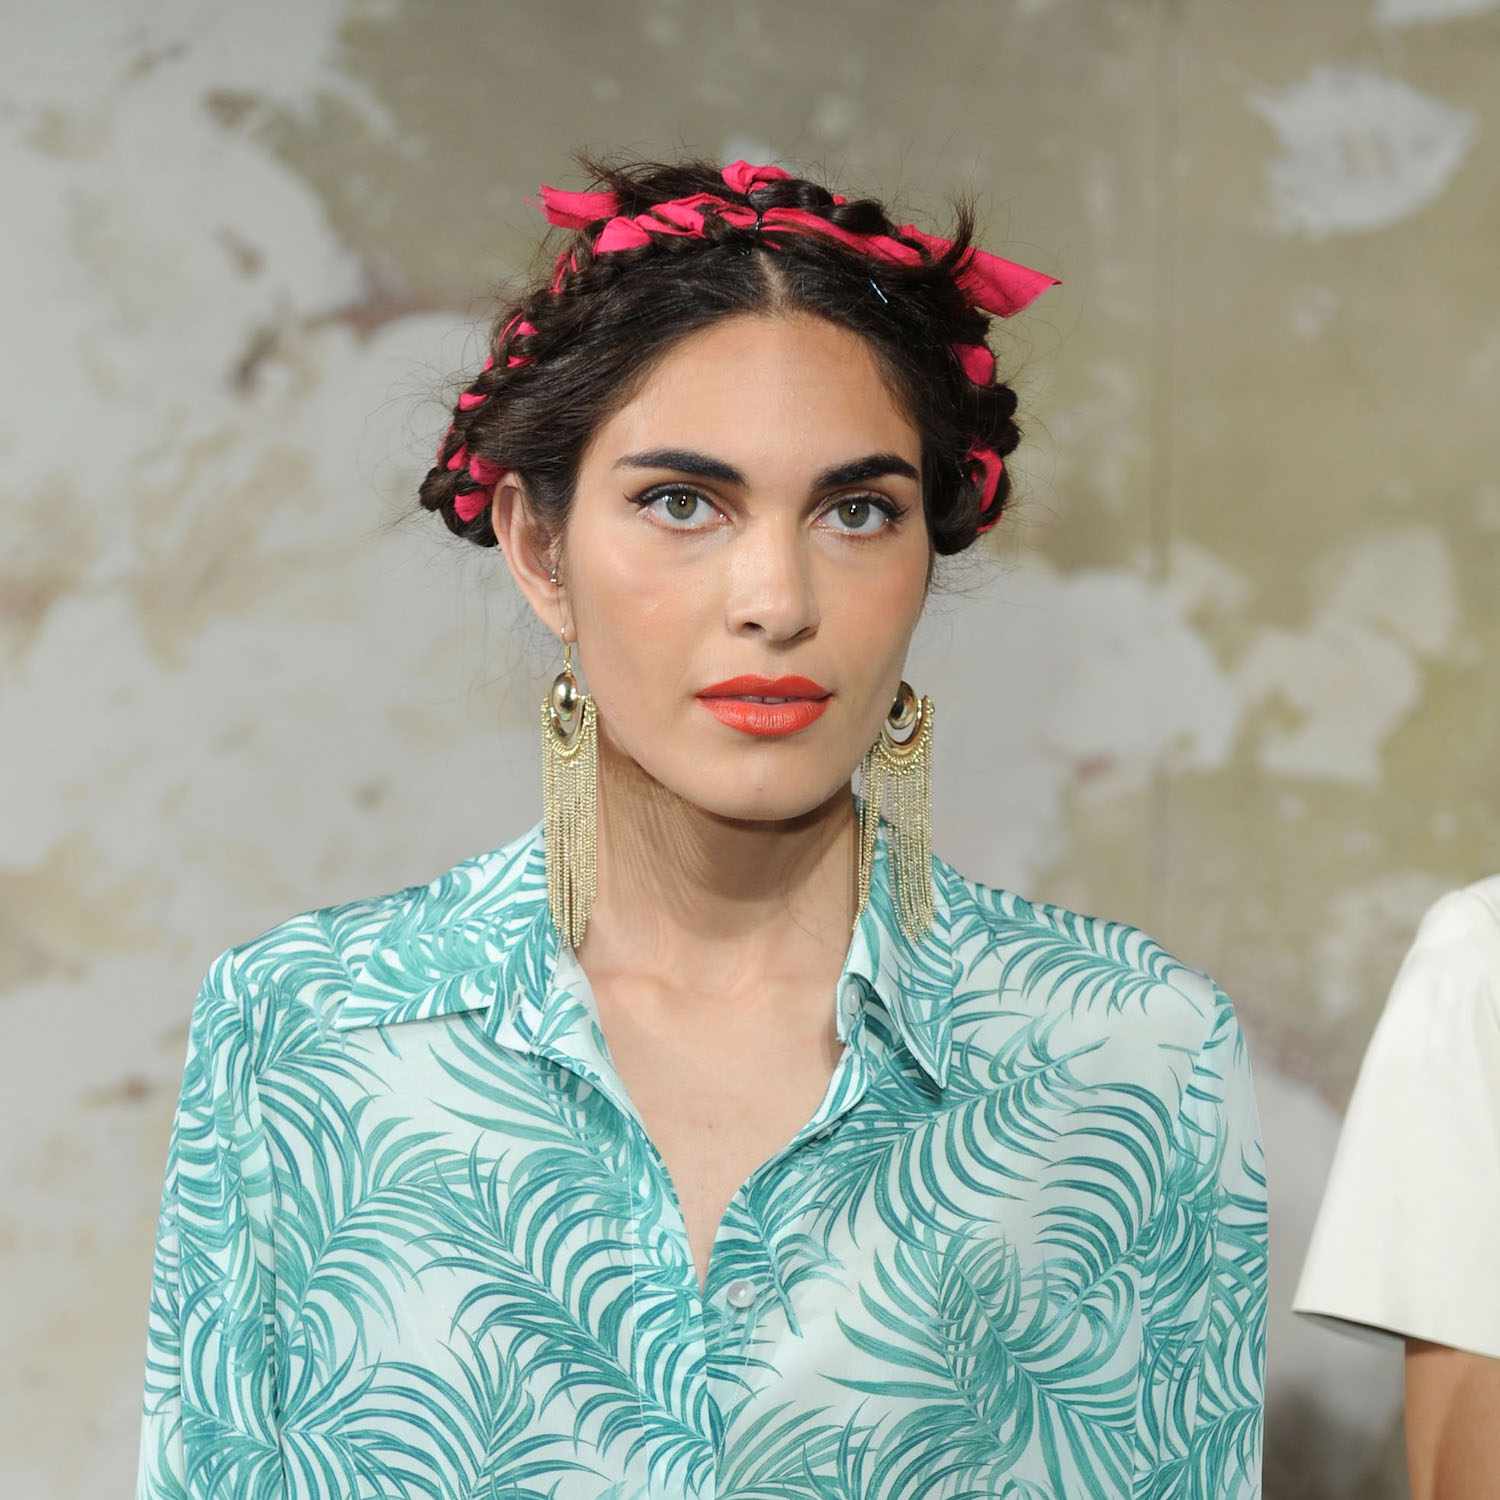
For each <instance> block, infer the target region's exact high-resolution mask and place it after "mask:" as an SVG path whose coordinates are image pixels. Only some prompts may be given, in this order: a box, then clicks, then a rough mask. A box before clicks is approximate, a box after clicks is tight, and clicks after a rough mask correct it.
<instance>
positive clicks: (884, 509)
mask: <svg viewBox="0 0 1500 1500" xmlns="http://www.w3.org/2000/svg"><path fill="white" fill-rule="evenodd" d="M668 495H691V496H692V497H693V498H694V499H695V500H701V501H703V503H704V504H705V505H709V506H712V505H713V501H712V500H710V499H709V498H708V496H707V495H705V494H704V493H703V492H702V491H701V490H696V489H694V488H693V487H692V485H689V484H658V485H653V486H652V487H651V488H650V489H649V490H644V491H642V493H641V494H639V495H632V496H631V497H630V503H631V504H632V505H634V506H636V507H637V508H638V509H640V510H645V509H646V508H647V507H648V506H650V505H652V504H653V503H655V502H656V501H657V500H664V499H665V498H666V497H667V496H668ZM856 500H863V501H866V502H868V503H869V504H870V505H872V506H873V507H874V508H875V509H876V510H877V511H879V512H880V513H881V514H882V515H883V516H884V517H885V518H886V525H884V526H882V527H881V528H880V529H879V530H878V531H871V532H859V531H850V530H849V529H848V528H847V527H838V528H835V529H837V530H841V531H843V533H844V535H845V536H849V537H853V538H854V539H855V540H856V541H861V542H868V541H873V540H874V538H876V537H877V536H883V535H884V534H885V533H886V532H888V531H894V530H895V529H896V528H897V527H898V526H899V525H900V524H901V521H902V519H903V517H904V516H905V515H906V511H905V509H904V508H903V507H902V506H899V505H897V504H896V503H895V502H894V501H892V500H887V499H886V498H885V497H884V496H883V495H842V496H840V497H839V499H837V500H835V501H834V502H833V503H832V504H831V505H829V506H828V507H827V509H826V510H824V511H823V512H821V514H823V515H827V514H828V512H829V511H835V510H837V509H838V508H839V507H840V506H841V505H848V504H850V503H851V502H853V501H856ZM663 529H664V530H667V531H702V530H704V529H705V528H704V527H702V526H678V525H674V524H673V523H672V522H670V521H669V522H666V523H665V524H664V527H663Z"/></svg>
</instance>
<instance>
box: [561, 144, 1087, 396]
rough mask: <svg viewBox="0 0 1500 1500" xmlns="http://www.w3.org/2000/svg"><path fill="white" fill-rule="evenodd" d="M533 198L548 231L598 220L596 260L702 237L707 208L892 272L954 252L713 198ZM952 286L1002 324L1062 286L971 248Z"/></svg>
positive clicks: (933, 241)
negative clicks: (839, 248)
mask: <svg viewBox="0 0 1500 1500" xmlns="http://www.w3.org/2000/svg"><path fill="white" fill-rule="evenodd" d="M719 175H720V176H721V177H722V178H723V179H724V184H725V186H726V187H728V188H729V189H730V190H731V191H732V192H736V193H740V194H742V195H747V194H749V192H750V191H751V190H752V189H753V188H756V187H761V186H764V185H765V184H767V183H770V182H776V181H784V180H785V179H786V178H787V176H788V174H787V173H786V172H784V171H783V170H782V169H781V168H780V167H776V166H769V165H764V166H752V165H751V164H750V163H749V162H746V161H734V162H731V163H730V164H729V165H728V166H727V167H724V168H723V169H722V170H721V172H720V174H719ZM538 197H539V202H540V207H541V210H542V213H543V214H544V215H545V216H546V218H547V220H548V222H549V223H552V224H559V225H562V226H564V227H565V228H569V229H585V228H587V227H588V226H589V225H590V224H594V223H597V222H598V221H599V220H600V219H606V220H607V221H608V222H607V223H606V224H605V226H604V228H603V229H601V230H600V231H599V234H598V236H597V237H596V238H595V240H594V245H593V248H594V253H595V254H596V255H607V254H609V253H610V252H611V251H615V250H633V249H638V248H640V247H641V246H644V245H648V244H650V242H651V236H652V235H653V234H682V235H693V236H698V237H701V236H702V234H703V226H704V209H705V208H708V207H712V208H713V209H714V210H715V211H716V212H717V214H718V216H719V217H720V218H721V219H722V220H724V222H725V223H727V224H732V225H734V226H735V227H736V228H740V229H749V228H753V227H754V226H755V225H756V223H757V222H758V223H759V224H760V227H761V231H762V233H764V232H765V231H766V230H768V229H770V230H775V229H777V228H786V229H795V230H806V231H809V232H811V233H813V234H822V235H826V236H828V237H829V238H830V239H834V240H837V241H839V243H840V244H843V245H847V246H848V247H849V248H850V249H852V250H858V251H860V252H861V253H862V254H865V255H869V256H871V257H872V258H873V259H875V260H883V261H890V262H892V263H894V264H897V265H904V266H914V265H921V264H922V262H923V259H924V254H923V252H924V251H925V252H926V255H928V256H931V257H932V258H933V259H937V258H938V257H940V256H943V255H946V254H947V253H948V251H949V250H950V249H952V246H953V242H952V241H951V240H946V239H944V238H942V236H941V235H936V234H927V233H926V232H925V231H923V230H921V229H918V228H917V226H916V225H915V224H902V225H901V226H900V227H899V228H898V230H897V233H898V234H900V235H902V236H903V237H904V238H905V239H911V240H915V241H916V242H917V245H919V246H921V249H918V248H916V246H913V245H908V244H905V243H903V241H902V240H899V239H896V238H894V237H893V236H891V235H888V234H857V233H855V232H854V231H853V230H849V229H844V228H841V227H840V226H839V225H837V224H833V223H830V222H829V221H828V220H827V219H825V218H822V217H821V216H820V215H818V214H815V213H812V212H810V211H809V210H807V209H804V208H768V209H765V210H764V211H763V212H761V213H760V214H758V215H757V214H756V212H755V210H754V209H752V208H751V207H749V205H748V204H743V203H731V202H730V201H728V200H727V199H725V198H721V197H719V196H718V195H717V194H715V193H693V194H691V195H690V196H688V197H686V198H673V199H670V200H668V201H667V202H665V203H657V204H655V205H653V206H652V207H651V208H650V209H648V210H646V212H644V213H639V214H630V215H625V214H621V213H620V211H619V209H620V202H619V198H618V197H617V196H616V195H615V194H614V193H612V192H602V193H572V192H568V191H566V190H564V189H562V188H554V187H548V186H547V184H546V183H543V184H542V185H541V187H540V188H539V190H538ZM844 201H845V200H844V199H843V197H842V196H840V195H839V194H835V195H834V202H836V203H842V202H844ZM773 243H774V242H773ZM957 280H958V284H959V286H960V287H961V288H962V290H963V292H964V295H965V296H967V297H968V299H969V301H970V302H972V303H973V304H974V306H975V307H978V308H980V309H982V310H983V311H984V312H987V313H993V314H995V315H996V316H998V317H1002V318H1008V317H1010V316H1012V314H1014V313H1018V312H1020V311H1021V309H1022V308H1023V307H1025V306H1026V305H1027V304H1028V303H1029V302H1032V301H1034V300H1035V299H1036V298H1037V297H1039V296H1041V294H1042V293H1043V292H1045V291H1046V290H1047V289H1048V287H1053V286H1057V285H1058V284H1059V282H1058V278H1057V277H1055V276H1048V275H1047V274H1046V273H1045V272H1043V271H1034V270H1032V269H1031V267H1030V266H1023V265H1020V264H1018V263H1017V262H1016V261H1012V260H1003V259H1002V258H1001V257H1000V256H998V255H991V254H990V253H989V251H987V250H980V249H977V248H975V247H973V246H971V247H970V248H969V250H968V251H967V252H966V253H965V255H964V258H963V260H962V261H961V262H960V263H959V268H958V272H957ZM983 349H984V346H983V345H981V344H961V345H955V346H954V350H955V353H958V351H960V350H963V351H980V350H983ZM985 352H988V351H985ZM959 359H960V362H961V363H962V364H963V366H964V370H965V373H966V374H969V377H970V379H975V378H976V376H975V374H974V372H975V371H980V370H984V369H985V363H984V361H983V360H982V359H981V358H980V356H979V354H977V353H960V354H959ZM993 373H994V364H993V359H991V360H990V362H989V365H988V369H987V372H986V374H985V379H984V381H983V382H982V383H984V384H988V383H989V378H990V377H991V376H992V375H993Z"/></svg>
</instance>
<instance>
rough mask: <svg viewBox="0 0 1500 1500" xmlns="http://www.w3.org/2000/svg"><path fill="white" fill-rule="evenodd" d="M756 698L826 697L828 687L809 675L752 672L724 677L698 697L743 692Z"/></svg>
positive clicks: (726, 695)
mask: <svg viewBox="0 0 1500 1500" xmlns="http://www.w3.org/2000/svg"><path fill="white" fill-rule="evenodd" d="M747 693H749V694H753V695H754V696H755V697H757V698H826V697H827V696H828V689H827V688H826V687H824V686H823V684H822V683H821V682H814V681H813V680H812V678H811V677H761V676H760V675H759V674H757V673H754V672H748V673H745V674H744V675H742V676H739V677H726V678H725V679H724V681H723V682H716V683H714V684H713V685H712V686H710V687H706V688H704V689H703V690H702V691H701V692H700V693H699V694H698V696H699V697H700V698H736V697H743V696H744V695H745V694H747Z"/></svg>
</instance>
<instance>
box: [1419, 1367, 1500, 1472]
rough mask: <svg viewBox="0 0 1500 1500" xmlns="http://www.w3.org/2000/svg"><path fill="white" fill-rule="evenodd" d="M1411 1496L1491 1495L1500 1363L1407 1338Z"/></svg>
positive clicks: (1498, 1450)
mask: <svg viewBox="0 0 1500 1500" xmlns="http://www.w3.org/2000/svg"><path fill="white" fill-rule="evenodd" d="M1406 1461H1407V1472H1408V1474H1409V1476H1410V1479H1411V1492H1412V1500H1489V1497H1491V1496H1493V1495H1494V1494H1496V1492H1497V1491H1496V1485H1497V1476H1500V1360H1497V1359H1490V1358H1487V1357H1486V1356H1484V1355H1482V1354H1471V1353H1469V1352H1468V1351H1467V1350H1463V1349H1453V1348H1450V1347H1449V1346H1447V1345H1446V1344H1431V1343H1426V1342H1424V1341H1423V1340H1420V1339H1408V1340H1407V1341H1406Z"/></svg>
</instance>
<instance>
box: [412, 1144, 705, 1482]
mask: <svg viewBox="0 0 1500 1500" xmlns="http://www.w3.org/2000/svg"><path fill="white" fill-rule="evenodd" d="M504 1181H505V1178H504V1174H503V1172H502V1170H501V1164H500V1163H499V1162H495V1163H492V1164H490V1165H489V1166H488V1167H486V1166H485V1165H484V1164H483V1163H482V1162H481V1161H480V1159H479V1158H478V1156H477V1155H471V1156H470V1158H469V1169H468V1174H467V1178H466V1180H465V1182H464V1184H463V1185H462V1187H460V1186H458V1185H456V1184H455V1183H453V1182H450V1181H448V1180H446V1179H442V1180H441V1181H440V1183H439V1185H438V1187H437V1188H436V1190H435V1191H434V1193H433V1195H432V1199H431V1201H430V1204H429V1216H430V1220H431V1223H430V1227H429V1229H428V1232H427V1233H426V1234H425V1235H423V1237H422V1239H421V1241H420V1243H421V1244H422V1245H423V1246H424V1247H430V1248H439V1247H441V1248H443V1249H444V1250H445V1251H446V1253H444V1254H439V1255H435V1256H434V1257H433V1258H432V1259H431V1260H429V1261H428V1262H427V1263H426V1265H425V1266H424V1267H423V1270H424V1271H426V1270H432V1269H443V1270H453V1271H465V1272H469V1273H471V1274H473V1275H474V1276H475V1278H476V1280H475V1285H474V1286H473V1287H472V1289H471V1290H470V1291H469V1292H468V1293H466V1294H465V1296H464V1297H463V1298H462V1299H461V1300H460V1301H459V1303H458V1305H457V1308H456V1311H455V1313H454V1321H455V1323H457V1322H458V1321H459V1320H461V1319H463V1318H465V1317H466V1316H468V1315H469V1314H470V1313H471V1312H477V1313H479V1314H482V1317H481V1318H480V1320H479V1322H478V1324H477V1326H476V1327H475V1328H474V1329H473V1336H474V1337H475V1338H476V1339H483V1338H485V1337H486V1336H487V1335H488V1334H490V1333H491V1332H493V1331H499V1330H503V1331H504V1332H505V1333H506V1334H507V1336H508V1337H509V1339H510V1340H511V1348H512V1350H513V1351H515V1352H516V1353H517V1355H518V1357H519V1356H520V1354H521V1351H527V1352H526V1354H525V1357H524V1358H523V1359H522V1360H521V1366H520V1367H521V1370H522V1373H523V1375H524V1377H525V1378H526V1379H527V1380H528V1381H532V1380H534V1379H538V1378H540V1377H544V1378H541V1379H540V1383H541V1384H542V1385H543V1386H544V1388H545V1389H546V1392H547V1394H546V1396H545V1398H544V1400H543V1403H542V1408H541V1410H542V1411H543V1412H545V1411H546V1409H547V1408H548V1407H549V1406H550V1405H551V1404H552V1403H553V1402H555V1401H557V1400H559V1399H561V1398H564V1397H566V1398H567V1399H568V1400H569V1401H570V1402H574V1398H575V1397H581V1399H580V1400H577V1401H576V1404H575V1405H574V1407H573V1414H572V1418H571V1420H572V1423H573V1424H574V1427H575V1430H582V1429H583V1428H585V1427H586V1426H587V1425H588V1424H590V1423H594V1422H597V1423H598V1435H597V1437H596V1438H595V1440H594V1441H595V1442H596V1444H597V1446H598V1449H599V1451H600V1452H601V1453H602V1454H608V1453H609V1452H610V1450H611V1448H612V1447H613V1446H614V1445H615V1444H616V1443H617V1442H619V1441H620V1440H621V1439H623V1438H630V1443H629V1444H628V1445H627V1448H626V1453H625V1456H624V1461H625V1462H629V1461H630V1460H631V1458H632V1457H633V1456H634V1453H635V1451H636V1448H637V1446H638V1445H641V1444H647V1445H649V1448H650V1464H651V1474H652V1478H653V1482H657V1483H665V1482H667V1481H668V1480H670V1478H671V1476H672V1475H673V1474H674V1473H675V1471H676V1470H677V1469H679V1468H681V1469H682V1470H683V1471H684V1473H683V1476H682V1479H681V1481H680V1482H682V1483H684V1484H690V1485H696V1484H698V1483H700V1482H701V1479H702V1473H703V1470H704V1466H705V1465H706V1464H707V1463H708V1462H709V1453H708V1450H707V1448H706V1446H705V1443H704V1439H703V1436H702V1433H703V1431H704V1430H705V1428H706V1426H707V1423H706V1420H705V1419H704V1414H703V1412H702V1411H698V1412H696V1413H695V1414H694V1415H695V1417H696V1420H691V1419H689V1418H688V1417H686V1416H684V1415H683V1414H680V1413H678V1412H677V1411H676V1410H674V1409H673V1406H672V1400H671V1397H672V1391H673V1387H674V1383H675V1380H676V1378H677V1373H678V1369H679V1366H680V1363H681V1357H682V1354H681V1345H680V1341H679V1339H678V1337H677V1334H678V1332H679V1322H680V1320H679V1317H678V1313H677V1309H676V1307H675V1304H674V1297H675V1291H676V1289H675V1288H674V1287H669V1288H666V1289H665V1290H658V1289H652V1288H650V1286H649V1283H648V1282H647V1281H646V1280H645V1279H641V1280H640V1281H637V1282H636V1284H635V1286H634V1287H633V1286H632V1282H633V1280H634V1278H633V1277H632V1275H631V1269H630V1267H629V1266H628V1265H627V1264H625V1263H624V1262H623V1260H622V1254H624V1253H626V1252H628V1248H629V1247H628V1245H626V1244H625V1243H624V1242H622V1241H618V1240H615V1239H612V1238H609V1237H604V1236H595V1237H592V1238H586V1239H584V1240H583V1242H582V1243H581V1244H576V1245H573V1244H569V1243H565V1242H564V1241H562V1240H559V1239H552V1238H549V1239H544V1240H541V1241H537V1240H535V1239H533V1240H532V1241H531V1243H532V1244H533V1245H536V1246H538V1247H539V1248H540V1251H541V1259H540V1260H539V1261H538V1262H535V1263H533V1262H528V1261H527V1260H526V1259H525V1258H524V1256H523V1254H522V1253H521V1252H520V1247H521V1246H522V1245H524V1244H526V1243H527V1237H526V1236H525V1234H524V1233H523V1232H522V1230H521V1227H520V1225H518V1224H517V1223H516V1222H515V1221H514V1220H513V1219H512V1217H511V1215H510V1213H509V1212H508V1202H507V1195H506V1194H505V1192H504V1188H503V1184H504ZM538 1211H539V1212H543V1213H546V1212H548V1211H549V1210H548V1207H547V1205H546V1204H545V1203H543V1204H539V1205H538ZM643 1287H644V1288H647V1289H646V1290H644V1291H643V1290H641V1288H643ZM664 1313H665V1316H664ZM632 1319H633V1320H634V1326H635V1328H636V1330H637V1338H636V1349H635V1352H634V1354H633V1356H632V1360H631V1366H633V1368H632V1367H630V1366H628V1365H627V1363H626V1362H625V1361H624V1360H622V1358H621V1353H620V1351H621V1348H622V1347H625V1348H628V1347H629V1345H628V1344H627V1343H626V1342H625V1341H624V1340H623V1339H622V1338H621V1332H622V1330H623V1329H625V1328H627V1327H628V1326H630V1323H631V1320H632ZM643 1424H644V1425H643ZM658 1466H660V1468H661V1469H662V1471H663V1472H662V1473H661V1474H660V1475H658V1474H657V1468H658Z"/></svg>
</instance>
